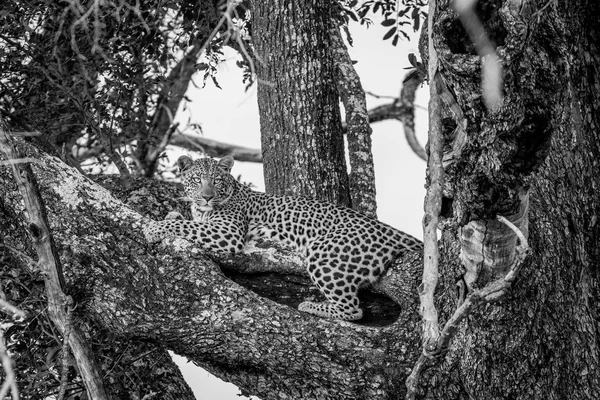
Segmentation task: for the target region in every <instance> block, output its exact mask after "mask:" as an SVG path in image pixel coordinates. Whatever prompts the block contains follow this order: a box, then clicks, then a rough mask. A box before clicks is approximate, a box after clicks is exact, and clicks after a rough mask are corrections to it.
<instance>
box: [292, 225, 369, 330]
mask: <svg viewBox="0 0 600 400" xmlns="http://www.w3.org/2000/svg"><path fill="white" fill-rule="evenodd" d="M335 239H336V238H335V237H329V238H328V237H327V236H324V237H323V238H321V239H320V240H318V241H316V242H315V243H313V245H312V246H311V248H309V250H308V274H309V275H310V278H311V279H312V281H313V282H314V283H315V285H317V287H318V288H319V290H320V291H321V292H322V293H323V294H324V295H325V297H326V298H327V301H324V302H320V303H317V302H312V301H305V302H303V303H301V304H300V305H299V306H298V310H300V311H304V312H307V313H309V314H313V315H317V316H319V317H323V318H333V319H343V320H347V321H354V320H357V319H361V318H362V316H363V311H362V310H361V309H360V307H359V301H358V295H357V293H358V288H359V286H360V284H361V283H362V281H363V280H364V278H363V277H362V276H357V275H356V274H353V273H351V271H352V270H354V268H353V266H352V265H351V264H350V263H349V262H348V259H349V257H347V255H345V254H343V253H341V249H342V248H340V245H339V244H336V240H335Z"/></svg>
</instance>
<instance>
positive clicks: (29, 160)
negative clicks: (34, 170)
mask: <svg viewBox="0 0 600 400" xmlns="http://www.w3.org/2000/svg"><path fill="white" fill-rule="evenodd" d="M19 163H36V164H41V161H40V160H38V159H35V158H31V157H26V158H16V159H12V160H0V166H3V165H14V164H19Z"/></svg>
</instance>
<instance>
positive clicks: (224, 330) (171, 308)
mask: <svg viewBox="0 0 600 400" xmlns="http://www.w3.org/2000/svg"><path fill="white" fill-rule="evenodd" d="M26 154H27V155H28V156H30V157H35V158H38V159H40V160H41V163H40V164H39V165H38V164H36V165H33V168H34V171H35V174H36V176H37V179H38V182H39V185H40V188H41V192H42V195H43V197H44V199H45V203H46V204H47V207H48V218H49V221H50V225H51V229H52V231H53V234H54V236H55V240H56V244H57V248H58V250H59V254H60V257H61V261H62V262H63V267H64V270H65V278H66V280H67V288H68V289H67V290H68V291H69V292H70V293H72V295H73V296H74V298H75V299H76V301H78V302H79V304H80V306H79V307H80V313H81V315H82V316H84V320H83V321H84V322H86V323H88V324H91V325H93V326H96V327H98V328H101V329H102V330H104V331H106V332H110V334H111V335H116V336H117V337H119V338H121V339H122V340H127V339H131V338H136V339H138V340H144V341H149V342H150V343H160V344H161V345H164V346H165V347H167V348H169V349H172V350H173V351H175V352H176V353H178V354H181V355H184V356H186V357H188V358H189V359H190V360H192V361H194V362H196V363H198V364H199V365H201V366H202V367H204V368H206V369H207V370H209V371H211V372H213V373H215V374H216V375H217V376H220V377H222V378H224V379H226V380H228V381H231V382H233V383H235V384H237V385H238V386H240V387H241V388H242V390H244V391H245V392H248V393H251V394H256V395H258V396H260V397H261V398H262V399H264V400H266V399H281V398H286V396H287V397H288V398H303V399H356V398H361V399H375V398H377V399H379V398H391V397H392V396H393V395H394V394H398V393H402V392H403V390H404V389H403V387H404V378H405V374H406V371H408V370H409V368H410V365H411V363H412V362H413V360H414V358H415V357H416V355H417V353H418V351H419V350H418V341H419V335H418V329H419V327H418V320H419V318H418V315H417V308H416V307H417V302H416V296H414V292H415V290H416V289H415V288H416V284H417V278H416V277H417V276H418V273H417V269H418V268H419V265H420V261H419V256H418V255H416V254H412V255H408V256H406V257H404V259H402V260H400V262H399V263H398V264H397V265H396V266H394V267H393V268H391V270H390V271H389V272H388V274H387V275H386V276H385V277H384V279H383V280H382V282H381V283H380V285H379V286H378V290H380V291H381V292H383V293H386V294H387V295H388V296H390V297H391V298H393V299H394V300H395V302H396V303H397V304H401V305H402V306H401V309H400V310H399V309H398V308H397V307H396V308H395V311H394V314H393V315H391V321H388V323H387V325H386V326H380V327H377V326H368V325H357V324H353V323H347V322H340V321H330V320H324V319H319V318H317V317H312V316H310V315H307V314H304V313H300V312H298V311H297V310H296V306H297V304H298V303H299V302H300V301H301V300H303V299H304V298H305V297H306V295H307V294H308V295H311V296H314V295H316V293H317V291H316V289H312V284H311V283H310V282H309V280H308V279H307V278H306V277H304V278H301V277H298V276H297V275H299V274H302V275H303V274H304V272H303V270H304V265H303V264H302V262H301V261H300V262H298V259H297V257H295V256H292V257H289V258H288V259H287V261H281V260H276V261H273V254H272V251H271V255H269V256H268V257H267V261H269V260H270V261H269V263H264V262H259V261H260V260H259V261H256V258H257V255H256V253H253V255H251V256H237V257H235V258H232V257H222V258H221V259H220V261H219V262H220V263H221V264H223V265H229V266H232V265H233V266H234V268H236V269H237V270H243V269H244V268H246V270H247V271H250V270H253V271H254V272H258V271H262V273H261V274H259V275H258V278H259V279H265V278H264V277H265V274H266V273H267V272H269V273H270V274H271V276H274V277H275V278H274V279H275V281H276V283H273V280H271V282H270V283H268V285H269V286H270V287H277V289H278V290H271V292H270V295H272V296H273V298H274V299H275V300H276V301H277V302H274V301H271V300H268V299H267V298H265V297H262V296H259V295H257V294H256V293H254V292H252V291H250V290H248V289H246V288H244V287H242V286H240V285H239V284H236V283H234V282H232V281H231V280H229V279H228V278H226V277H225V276H224V275H223V273H222V272H221V271H220V270H219V267H218V266H217V265H216V264H215V262H214V261H211V259H210V258H209V257H207V255H205V254H203V253H201V252H198V251H197V250H196V249H195V248H194V247H193V246H190V245H189V244H186V242H185V241H183V240H173V241H170V242H169V243H170V244H167V245H165V244H161V245H157V246H150V245H148V244H147V243H146V241H145V240H144V239H143V236H142V233H141V225H142V224H143V223H144V218H143V217H141V215H139V214H138V213H137V212H135V211H133V210H131V209H130V208H128V207H127V206H125V205H124V204H123V203H121V202H120V201H118V200H116V199H115V198H113V197H112V196H111V195H110V194H109V193H108V192H107V191H106V190H104V189H103V188H101V187H99V186H98V185H95V184H93V183H91V182H90V181H89V180H87V179H85V178H84V177H82V176H81V175H79V173H77V172H76V171H75V170H73V169H71V168H69V167H67V166H66V165H64V164H63V163H61V162H60V161H59V160H58V159H56V158H52V157H48V156H47V155H45V154H42V153H39V152H37V151H35V150H34V149H32V148H30V147H28V148H27V153H26ZM129 184H130V185H131V188H130V189H129V191H130V195H129V196H128V200H129V202H130V203H131V204H132V205H134V204H137V205H138V206H140V207H145V208H146V210H147V212H148V213H150V214H152V215H155V214H157V210H159V207H158V205H160V207H161V210H160V214H161V215H164V214H165V213H166V212H167V211H169V210H170V209H173V208H175V207H174V206H175V205H176V201H174V200H173V199H174V198H177V197H179V196H180V195H179V196H178V195H177V194H176V191H175V192H174V191H173V189H167V190H166V191H165V190H162V192H161V191H158V190H157V189H156V188H157V187H164V186H167V185H165V184H160V183H158V182H152V181H145V185H144V186H141V185H139V183H137V181H135V180H134V181H130V183H129ZM13 186H14V185H12V183H11V178H10V176H8V174H6V173H2V170H0V187H2V188H3V193H2V194H3V196H2V209H3V210H5V220H6V221H7V222H8V223H9V224H12V225H13V226H19V227H20V226H21V225H22V221H21V219H20V214H21V212H22V207H21V205H20V202H19V199H18V196H17V195H16V194H15V192H14V191H13ZM156 218H158V217H156ZM13 230H14V228H13ZM15 239H17V240H18V238H15ZM7 241H8V244H11V245H13V246H14V245H15V243H13V242H12V240H11V238H10V237H7ZM21 242H22V240H21ZM240 257H241V258H240ZM253 260H254V261H253ZM252 265H255V266H254V267H252ZM229 268H231V267H229ZM278 276H282V277H283V278H285V279H283V280H282V278H278ZM286 277H287V278H286ZM236 279H237V278H236ZM277 282H279V283H277ZM281 282H283V283H281ZM261 285H262V289H263V290H264V289H265V286H266V285H267V284H265V283H262V284H261ZM275 285H279V286H275ZM298 287H301V288H304V289H303V291H302V293H301V294H300V295H298V294H297V292H298ZM307 287H308V288H310V289H308V290H307V289H306V288H307ZM260 289H261V287H259V288H258V289H257V291H259V290H260ZM267 289H268V288H267ZM267 292H268V290H267ZM308 292H310V293H308ZM294 293H296V295H295V296H294ZM279 303H283V304H287V306H286V305H282V304H279ZM364 304H365V306H366V307H367V313H369V314H371V320H374V321H375V322H376V323H377V324H378V325H381V321H382V320H384V318H388V320H389V317H390V315H389V313H388V311H383V313H382V312H380V311H378V310H377V309H376V308H372V307H371V306H370V305H369V301H364ZM290 306H291V307H290ZM386 315H387V316H386ZM377 324H376V325H377Z"/></svg>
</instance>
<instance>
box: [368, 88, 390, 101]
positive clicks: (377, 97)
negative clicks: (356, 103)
mask: <svg viewBox="0 0 600 400" xmlns="http://www.w3.org/2000/svg"><path fill="white" fill-rule="evenodd" d="M365 94H366V95H368V96H371V97H375V98H376V99H390V100H396V96H388V95H382V94H375V93H373V92H369V91H368V90H365Z"/></svg>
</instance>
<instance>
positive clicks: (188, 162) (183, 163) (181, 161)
mask: <svg viewBox="0 0 600 400" xmlns="http://www.w3.org/2000/svg"><path fill="white" fill-rule="evenodd" d="M192 165H194V161H193V160H192V159H191V158H189V157H188V156H181V157H179V158H178V159H177V166H178V167H179V171H180V172H185V170H187V169H189V168H190V167H191V166H192Z"/></svg>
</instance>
